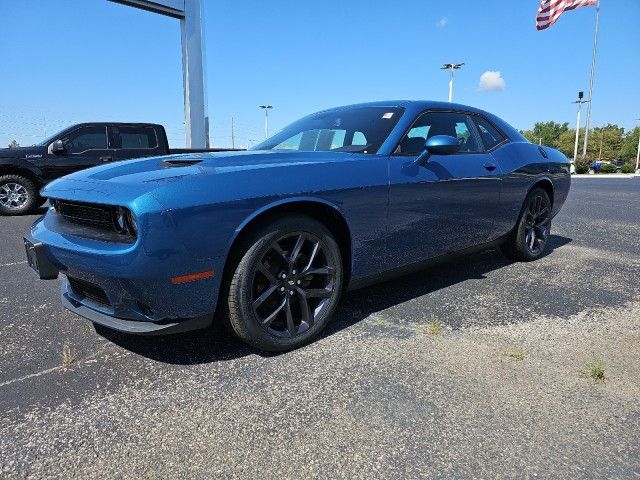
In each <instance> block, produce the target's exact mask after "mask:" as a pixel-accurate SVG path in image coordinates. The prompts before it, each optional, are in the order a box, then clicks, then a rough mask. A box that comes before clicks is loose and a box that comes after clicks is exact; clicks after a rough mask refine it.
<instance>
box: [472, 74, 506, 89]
mask: <svg viewBox="0 0 640 480" xmlns="http://www.w3.org/2000/svg"><path fill="white" fill-rule="evenodd" d="M478 88H479V89H480V90H481V91H483V92H501V91H502V90H504V89H505V88H507V82H505V81H504V78H502V73H500V72H499V71H493V70H487V71H486V72H484V73H483V74H482V75H480V82H479V83H478Z"/></svg>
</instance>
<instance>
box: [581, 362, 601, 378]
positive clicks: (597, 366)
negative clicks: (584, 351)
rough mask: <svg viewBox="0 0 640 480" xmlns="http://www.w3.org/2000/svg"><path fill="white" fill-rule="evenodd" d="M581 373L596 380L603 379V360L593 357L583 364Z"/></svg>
mask: <svg viewBox="0 0 640 480" xmlns="http://www.w3.org/2000/svg"><path fill="white" fill-rule="evenodd" d="M582 374H583V375H585V376H587V377H589V378H592V379H593V380H595V381H596V382H603V381H604V362H603V361H602V360H600V359H599V358H596V357H593V358H592V359H591V360H589V361H588V362H587V363H585V364H584V368H583V369H582Z"/></svg>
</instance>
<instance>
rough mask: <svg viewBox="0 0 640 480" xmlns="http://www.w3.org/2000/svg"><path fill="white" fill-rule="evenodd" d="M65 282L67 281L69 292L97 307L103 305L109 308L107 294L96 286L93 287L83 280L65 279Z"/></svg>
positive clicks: (109, 303)
mask: <svg viewBox="0 0 640 480" xmlns="http://www.w3.org/2000/svg"><path fill="white" fill-rule="evenodd" d="M67 280H69V286H70V287H71V290H73V293H75V294H76V295H77V296H79V297H83V298H87V299H89V300H91V301H92V302H93V303H97V304H98V305H103V306H105V307H110V306H111V302H109V299H108V298H107V294H106V293H104V290H102V288H100V287H99V286H98V285H94V284H93V283H90V282H86V281H84V280H78V279H77V278H73V277H67Z"/></svg>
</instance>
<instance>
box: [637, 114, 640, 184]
mask: <svg viewBox="0 0 640 480" xmlns="http://www.w3.org/2000/svg"><path fill="white" fill-rule="evenodd" d="M636 120H639V121H640V118H636ZM636 173H640V132H638V153H636Z"/></svg>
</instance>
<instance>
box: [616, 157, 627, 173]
mask: <svg viewBox="0 0 640 480" xmlns="http://www.w3.org/2000/svg"><path fill="white" fill-rule="evenodd" d="M625 163H627V162H625V161H624V160H622V159H618V160H614V161H613V164H614V165H615V167H616V173H622V166H623V165H624V164H625Z"/></svg>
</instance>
